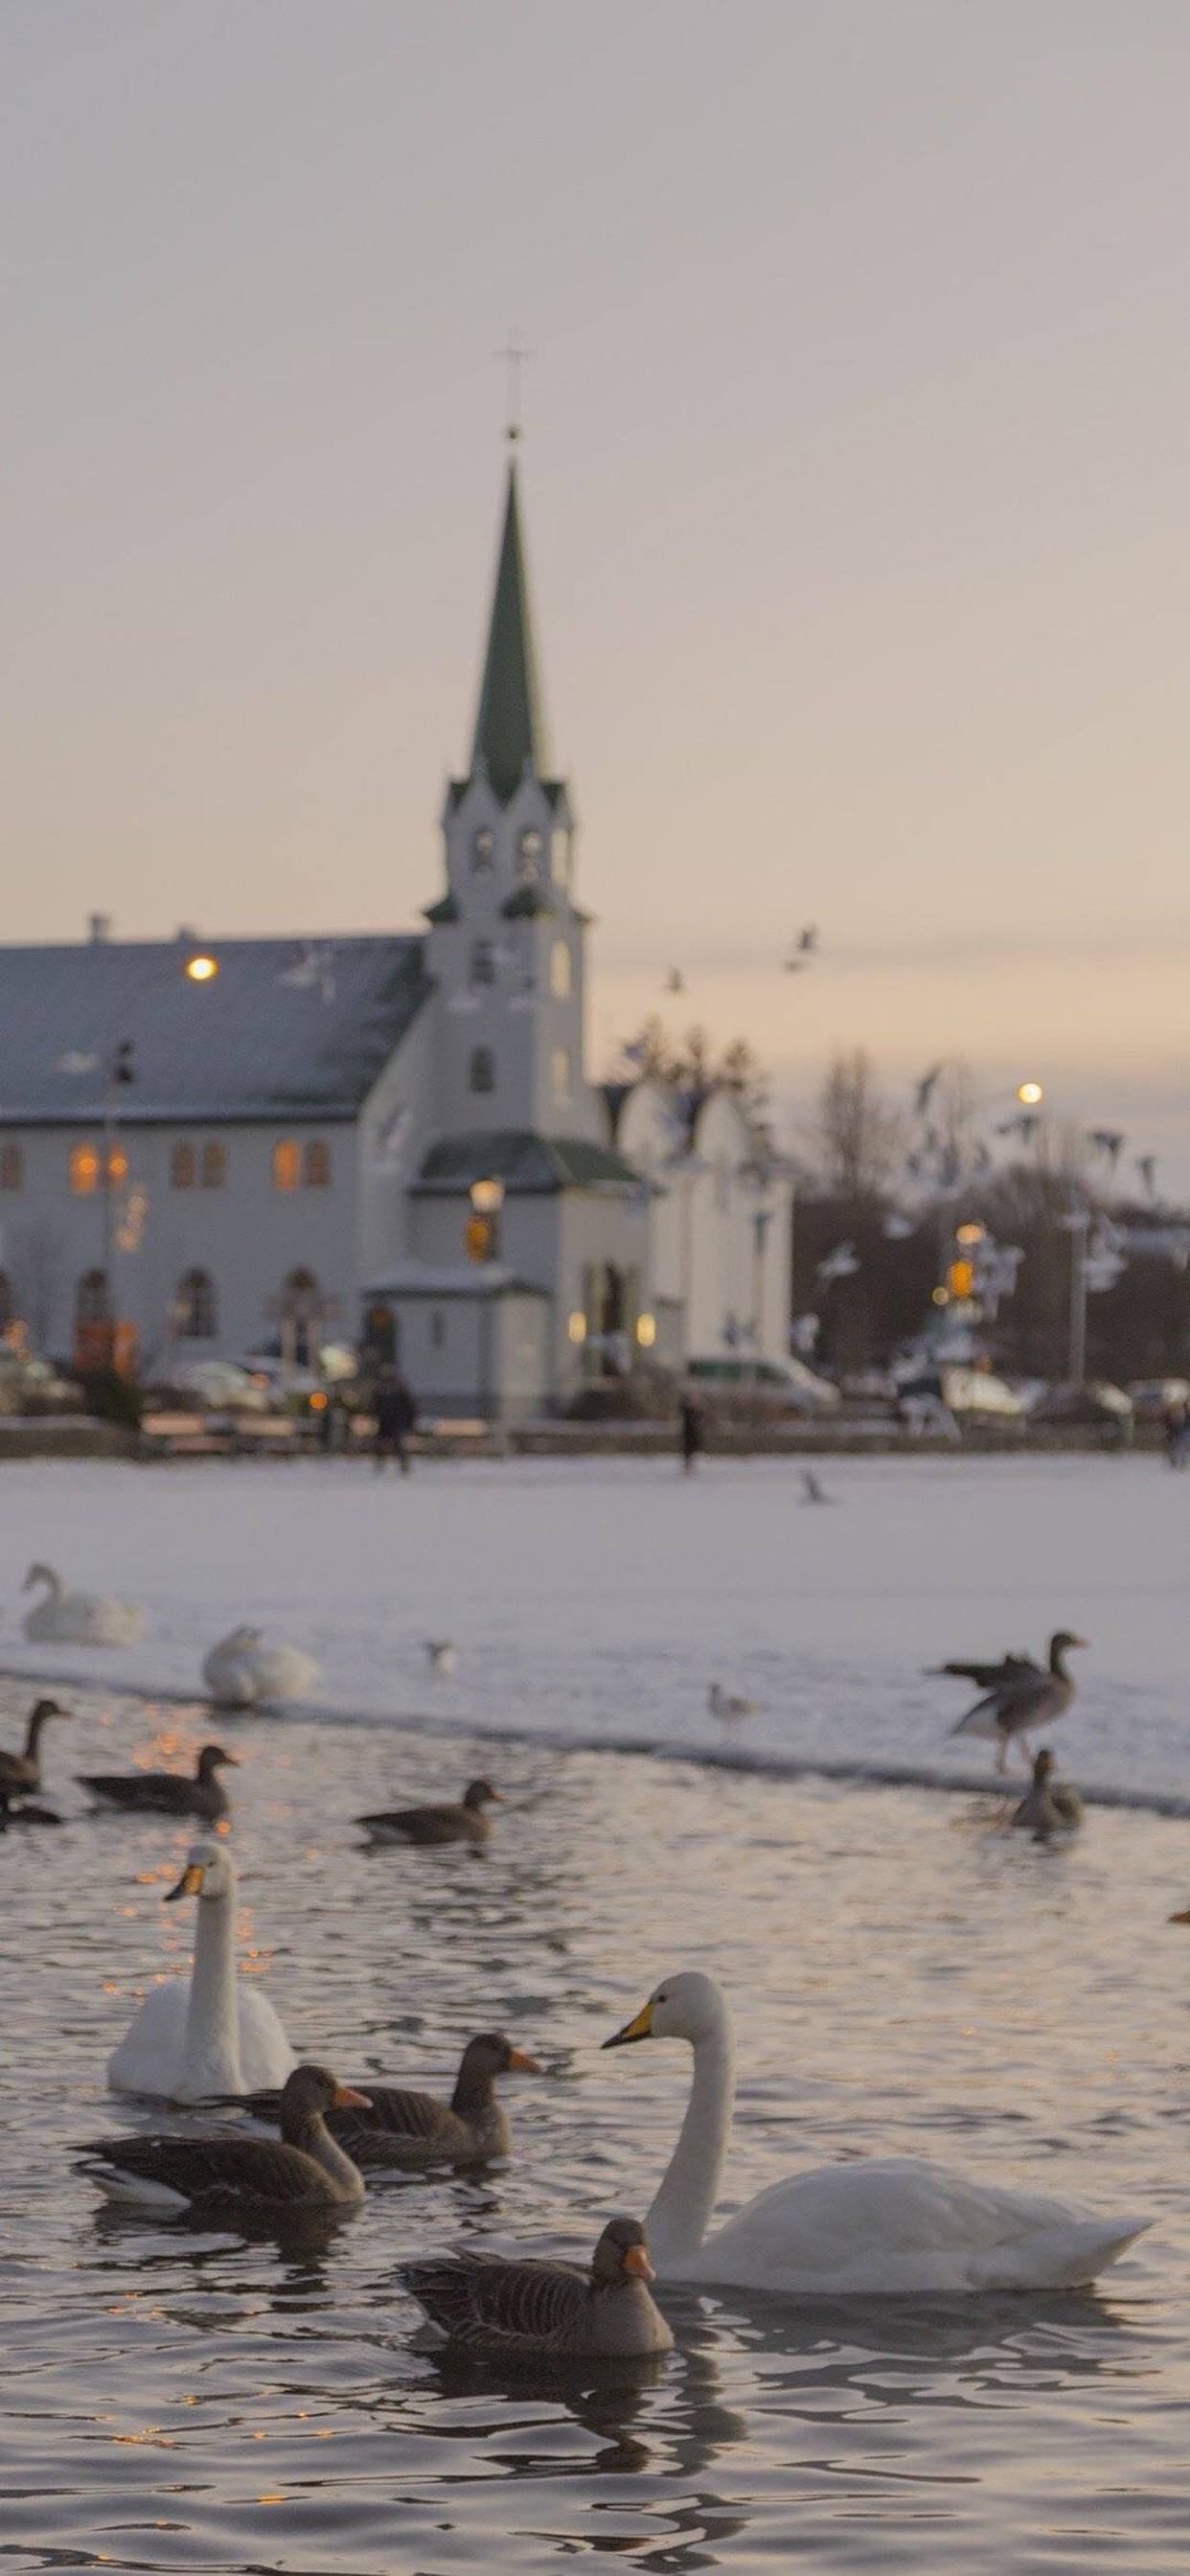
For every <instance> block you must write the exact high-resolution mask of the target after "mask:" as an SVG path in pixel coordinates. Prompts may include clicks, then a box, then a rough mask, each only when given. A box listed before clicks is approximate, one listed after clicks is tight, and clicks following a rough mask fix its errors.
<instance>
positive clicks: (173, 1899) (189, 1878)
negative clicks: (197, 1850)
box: [162, 1860, 202, 1905]
mask: <svg viewBox="0 0 1190 2576" xmlns="http://www.w3.org/2000/svg"><path fill="white" fill-rule="evenodd" d="M201 1895H202V1862H201V1861H197V1860H191V1861H187V1864H186V1867H185V1869H184V1870H183V1872H182V1875H181V1877H180V1879H179V1880H178V1883H177V1886H176V1887H171V1888H170V1889H169V1891H168V1894H167V1895H166V1896H165V1897H164V1898H163V1899H162V1902H163V1904H165V1905H176V1904H177V1901H178V1898H179V1897H180V1896H201Z"/></svg>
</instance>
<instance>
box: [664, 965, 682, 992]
mask: <svg viewBox="0 0 1190 2576" xmlns="http://www.w3.org/2000/svg"><path fill="white" fill-rule="evenodd" d="M665 989H666V992H667V993H684V992H685V990H686V978H685V976H684V975H683V973H682V969H681V967H680V966H671V967H670V970H669V973H668V975H667V976H666V978H665Z"/></svg>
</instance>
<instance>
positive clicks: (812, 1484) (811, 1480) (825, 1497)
mask: <svg viewBox="0 0 1190 2576" xmlns="http://www.w3.org/2000/svg"><path fill="white" fill-rule="evenodd" d="M838 1499H839V1497H838V1495H837V1494H828V1492H827V1490H826V1487H825V1485H823V1484H821V1483H820V1482H819V1479H818V1477H817V1476H816V1475H815V1473H814V1470H813V1468H812V1467H803V1469H802V1501H803V1502H804V1503H837V1501H838Z"/></svg>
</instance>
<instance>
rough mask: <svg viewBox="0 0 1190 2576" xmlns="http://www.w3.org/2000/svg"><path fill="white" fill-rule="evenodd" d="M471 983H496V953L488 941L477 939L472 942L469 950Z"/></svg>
mask: <svg viewBox="0 0 1190 2576" xmlns="http://www.w3.org/2000/svg"><path fill="white" fill-rule="evenodd" d="M471 981H472V983H473V984H494V983H495V981H496V951H495V949H494V947H493V946H492V942H491V940H490V939H477V940H476V941H475V942H474V945H473V947H472V950H471Z"/></svg>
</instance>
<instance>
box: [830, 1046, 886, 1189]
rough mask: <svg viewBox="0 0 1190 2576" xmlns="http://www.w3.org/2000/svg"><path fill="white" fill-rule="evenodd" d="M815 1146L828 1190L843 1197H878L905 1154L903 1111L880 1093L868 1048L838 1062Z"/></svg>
mask: <svg viewBox="0 0 1190 2576" xmlns="http://www.w3.org/2000/svg"><path fill="white" fill-rule="evenodd" d="M815 1142H816V1147H817V1160H818V1163H819V1166H820V1169H821V1171H822V1176H823V1178H824V1180H825V1182H826V1184H827V1187H828V1188H829V1189H830V1190H832V1191H833V1192H835V1193H837V1194H838V1196H840V1197H841V1198H847V1199H854V1198H860V1199H863V1198H874V1197H875V1196H877V1194H878V1193H879V1192H880V1191H881V1190H882V1189H884V1188H886V1187H887V1185H888V1182H889V1181H890V1180H891V1178H892V1175H893V1173H894V1171H895V1170H896V1167H897V1164H898V1162H899V1161H900V1158H901V1154H902V1151H903V1144H904V1134H903V1124H902V1119H901V1115H900V1112H899V1110H897V1109H895V1108H894V1107H893V1105H892V1103H891V1102H890V1101H889V1100H888V1099H887V1098H886V1097H885V1094H884V1093H883V1092H882V1091H881V1090H880V1088H879V1085H878V1083H877V1080H876V1069H875V1066H874V1065H873V1063H872V1059H871V1056H870V1055H869V1054H868V1051H867V1048H866V1047H853V1048H851V1049H849V1050H847V1051H845V1052H843V1053H842V1054H839V1055H837V1056H836V1057H835V1059H834V1062H833V1064H832V1065H831V1066H830V1069H829V1071H828V1073H827V1076H826V1079H825V1081H824V1083H823V1086H822V1090H821V1093H820V1095H819V1102H818V1118H817V1124H816V1136H815Z"/></svg>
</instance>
